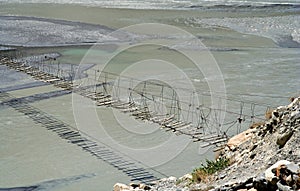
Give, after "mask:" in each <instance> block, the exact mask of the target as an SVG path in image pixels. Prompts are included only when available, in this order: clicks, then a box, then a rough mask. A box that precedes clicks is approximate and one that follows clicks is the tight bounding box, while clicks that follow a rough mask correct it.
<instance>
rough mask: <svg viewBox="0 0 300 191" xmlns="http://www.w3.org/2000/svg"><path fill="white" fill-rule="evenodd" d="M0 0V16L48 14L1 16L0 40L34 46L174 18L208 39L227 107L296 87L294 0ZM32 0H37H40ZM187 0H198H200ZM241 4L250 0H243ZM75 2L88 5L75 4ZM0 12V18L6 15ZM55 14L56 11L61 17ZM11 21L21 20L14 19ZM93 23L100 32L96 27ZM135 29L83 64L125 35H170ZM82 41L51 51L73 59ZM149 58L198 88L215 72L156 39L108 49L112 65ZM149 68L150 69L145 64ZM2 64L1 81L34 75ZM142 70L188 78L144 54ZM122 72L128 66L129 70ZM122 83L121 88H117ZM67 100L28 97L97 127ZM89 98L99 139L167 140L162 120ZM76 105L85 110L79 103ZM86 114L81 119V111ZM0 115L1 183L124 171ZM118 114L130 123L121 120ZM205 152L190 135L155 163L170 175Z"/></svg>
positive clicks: (145, 144)
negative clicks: (94, 0) (68, 0)
mask: <svg viewBox="0 0 300 191" xmlns="http://www.w3.org/2000/svg"><path fill="white" fill-rule="evenodd" d="M0 2H1V7H0V14H1V15H3V16H7V15H10V16H11V15H18V16H33V17H43V18H47V19H49V20H47V19H36V18H25V21H26V22H23V21H24V18H23V17H19V18H17V17H15V18H14V17H12V18H11V20H7V19H6V20H5V23H6V24H5V25H1V24H0V25H1V28H0V32H1V33H2V34H5V38H2V40H1V42H0V44H6V43H7V44H15V43H20V44H19V45H26V46H29V45H32V46H36V45H41V44H43V43H44V42H46V43H47V45H57V44H60V43H65V42H69V43H72V44H73V43H74V44H76V45H78V44H82V43H86V42H87V40H86V39H88V40H89V41H90V42H93V41H97V40H99V39H100V40H102V41H103V42H107V40H108V39H109V38H106V36H105V38H103V37H104V36H103V35H102V34H105V35H106V34H107V33H108V31H110V29H117V28H120V27H124V26H128V25H132V24H138V23H144V22H159V23H164V24H171V25H175V26H178V27H181V28H182V29H184V30H187V31H189V32H191V33H192V34H193V35H195V36H196V37H197V38H198V39H200V40H201V41H202V42H203V43H204V44H205V45H206V46H207V47H208V48H209V49H210V52H211V53H212V54H213V56H214V58H215V59H216V61H217V63H218V66H219V67H220V69H221V72H222V75H223V77H224V82H225V85H226V91H227V98H228V100H227V104H228V106H227V109H228V110H229V111H234V112H237V113H239V110H240V107H241V105H240V102H237V101H236V100H242V101H244V104H245V108H244V109H245V110H246V112H248V113H251V111H250V107H251V103H256V104H257V105H256V108H257V112H258V113H259V114H264V112H265V109H266V107H267V106H270V107H275V106H278V105H283V104H287V103H288V98H289V97H291V96H295V95H297V94H299V93H300V92H299V84H300V78H299V76H300V73H299V71H300V65H299V64H300V58H299V44H297V41H298V38H299V21H298V20H299V19H298V17H299V10H298V8H297V6H295V7H293V6H287V7H285V6H267V7H259V8H257V7H252V8H251V7H250V8H249V7H247V6H246V7H240V8H236V7H234V6H224V7H222V6H219V7H208V8H203V7H201V8H198V9H197V8H195V7H193V8H189V10H184V9H179V8H178V4H176V3H175V4H172V5H174V6H177V8H171V10H144V9H147V8H149V6H151V8H154V9H157V7H161V8H162V9H170V1H165V2H166V4H164V5H162V4H157V3H156V1H149V2H150V3H149V4H143V5H145V6H144V7H139V6H141V4H140V3H139V2H137V1H131V3H129V7H128V6H127V8H135V9H126V8H124V9H110V8H109V9H106V8H103V7H107V6H108V7H119V8H120V7H124V6H125V4H123V1H122V4H118V3H115V4H108V2H111V1H98V2H99V4H98V5H102V6H103V7H99V6H97V5H96V6H95V5H94V6H92V7H91V6H89V5H90V4H89V3H88V2H86V1H85V2H86V3H83V2H80V1H77V2H78V4H76V5H74V4H59V5H57V4H51V3H50V4H38V3H34V4H18V3H16V4H14V3H3V2H5V1H0ZM14 2H19V1H14ZM28 2H29V1H28ZM30 2H39V3H41V2H40V1H30ZM52 2H53V1H52ZM115 2H116V1H115ZM172 2H173V1H172ZM193 2H196V3H197V2H198V1H193ZM205 2H206V3H207V4H210V3H216V1H205ZM224 2H225V3H224ZM224 2H223V4H228V3H229V4H236V1H224ZM257 2H258V1H257ZM272 2H273V3H276V2H279V1H272ZM155 3H156V4H155ZM248 3H249V2H248ZM290 3H291V4H293V3H294V4H295V3H297V1H292V0H291V1H290ZM245 4H246V5H247V2H246V3H245ZM256 4H259V2H258V3H256ZM86 5H88V6H86ZM196 5H197V4H196ZM130 6H131V7H130ZM180 6H181V8H182V7H185V9H186V7H188V6H195V4H191V1H186V2H184V4H183V5H182V4H181V5H180ZM79 12H84V13H85V14H78V13H79ZM1 18H2V19H3V17H1ZM53 19H59V21H57V20H53ZM68 21H72V22H68ZM78 22H80V23H78ZM16 23H19V24H18V25H16ZM45 23H46V25H47V23H48V24H49V23H51V26H52V28H51V30H50V31H49V33H47V34H45V31H46V32H47V30H45V29H44V26H45ZM100 25H105V26H106V27H103V26H100ZM86 27H87V28H86ZM107 27H108V28H107ZM48 29H50V28H48ZM87 29H88V32H87ZM13 30H15V31H13ZM65 30H68V32H66V31H65ZM99 30H100V33H97V32H98V31H99ZM10 31H13V32H10ZM20 31H26V33H20ZM49 34H50V35H49ZM47 35H49V38H46V39H44V38H43V37H45V36H47ZM62 36H63V38H62ZM2 37H3V36H2ZM288 37H290V38H288ZM24 39H25V40H24ZM137 39H138V40H137V41H130V40H128V39H127V41H124V42H123V43H121V44H120V46H116V45H112V44H111V41H110V40H111V39H109V41H110V42H109V43H108V42H107V44H106V45H103V46H101V48H100V50H93V52H90V54H91V55H92V56H91V57H92V58H93V56H96V57H97V58H98V60H93V59H89V58H86V59H85V61H86V63H88V64H100V67H101V64H102V65H103V64H105V63H103V60H105V59H106V58H107V57H109V56H111V53H112V52H114V51H115V50H118V48H120V47H122V46H124V47H125V46H126V45H127V44H126V43H128V41H129V43H136V42H139V40H140V41H141V42H144V41H145V42H155V43H157V42H164V41H168V38H167V37H166V36H164V37H160V38H157V39H150V38H149V36H146V37H145V36H142V37H141V36H138V38H137ZM20 40H21V41H20ZM8 42H9V43H8ZM25 42H26V43H25ZM88 44H89V43H88ZM196 45H197V44H196ZM176 47H180V48H182V49H185V50H186V49H187V50H188V51H190V52H193V53H195V52H196V53H197V51H199V50H198V49H197V48H199V47H197V46H195V43H193V42H185V43H183V44H174V46H173V48H176ZM88 49H89V46H87V47H85V46H81V47H78V46H73V47H63V48H62V47H61V48H57V49H55V48H51V52H55V51H57V52H59V53H60V54H61V55H62V57H61V58H59V59H58V61H60V62H61V63H66V64H70V63H72V64H79V63H80V62H81V60H82V58H83V57H84V55H86V53H87V50H88ZM49 50H50V48H49ZM31 53H32V52H31ZM198 53H199V52H198ZM199 54H201V52H200V53H199ZM149 58H157V59H166V60H167V61H169V62H170V63H174V64H175V63H176V64H177V66H178V67H180V70H181V71H183V73H185V74H186V75H187V76H188V77H189V79H190V80H191V81H192V83H193V85H194V86H195V87H196V90H197V91H199V92H200V95H205V94H206V95H207V94H209V93H211V92H209V89H208V87H207V80H213V77H214V76H205V75H203V74H201V73H200V72H199V71H195V70H194V68H193V67H192V65H190V63H189V62H188V61H187V60H186V58H184V57H182V55H180V54H177V52H173V51H172V50H169V49H157V48H153V46H142V47H138V48H132V49H129V50H128V51H125V52H123V54H120V55H119V56H117V57H115V59H114V60H113V63H112V65H111V66H110V68H109V70H110V71H114V72H116V71H118V72H120V71H121V69H124V68H125V69H126V68H127V66H128V65H130V63H132V62H136V61H137V60H145V59H149ZM153 71H154V72H157V73H151V72H153ZM0 73H1V77H0V80H1V83H0V86H1V87H0V88H5V87H10V86H15V85H20V84H27V83H32V82H34V80H33V79H32V78H30V77H28V76H26V75H23V74H22V75H21V74H16V73H15V72H13V71H10V70H7V69H6V68H5V67H3V66H1V67H0ZM147 73H148V74H149V73H151V74H152V76H151V77H152V78H154V79H164V80H170V79H171V80H172V81H173V82H174V84H176V85H177V86H179V88H182V87H185V86H186V85H187V83H186V82H185V81H184V79H185V78H184V77H185V76H181V75H177V74H178V73H176V72H174V73H172V72H170V71H168V72H165V68H164V67H160V66H157V68H154V69H153V68H152V67H151V65H149V64H148V65H147V67H145V68H143V69H139V71H138V74H139V75H137V76H139V77H141V78H142V77H143V76H146V75H147ZM125 74H126V73H125ZM127 74H132V73H130V71H129V72H128V73H127ZM142 79H143V78H142ZM54 90H56V88H54V87H52V86H41V87H35V88H30V89H23V90H17V91H12V92H9V93H11V94H12V95H14V96H15V97H25V96H29V95H33V94H37V93H43V92H47V91H54ZM126 93H127V92H124V94H126ZM215 93H218V92H215ZM184 98H185V99H187V100H189V99H190V94H188V95H185V97H184ZM206 99H207V96H203V97H201V96H200V100H201V101H203V102H205V101H209V99H208V100H206ZM247 101H249V103H248V102H247ZM84 103H85V102H84ZM72 104H74V103H72V96H71V95H66V96H61V97H56V98H52V99H46V100H42V101H39V102H34V103H32V105H33V106H34V107H36V108H39V109H40V110H42V111H44V112H46V113H49V114H50V115H52V116H53V117H55V118H57V119H59V120H61V121H63V122H65V123H67V124H69V125H71V126H74V127H75V126H76V125H78V128H83V129H82V130H85V131H87V132H92V134H93V133H94V132H93V131H98V130H99V129H97V128H95V127H94V126H93V123H92V122H90V121H88V122H87V124H84V125H80V123H81V122H82V121H78V120H79V119H76V117H75V119H74V105H72ZM89 104H90V103H88V102H87V105H84V106H85V107H87V108H89V107H90V109H93V110H94V111H96V112H95V113H96V115H97V116H98V117H99V118H100V119H101V122H102V123H103V125H104V127H105V128H106V131H108V134H109V136H105V135H104V134H101V133H96V135H98V136H99V137H98V138H99V139H101V141H104V142H105V141H107V142H106V143H108V144H110V145H111V146H112V147H113V148H114V149H116V150H117V149H120V148H119V147H114V146H116V145H117V144H116V142H117V143H118V144H119V145H121V146H125V147H129V148H133V149H134V150H135V149H141V148H155V146H159V145H160V144H161V143H164V142H165V141H166V140H169V138H170V137H171V136H172V135H173V134H172V133H170V132H165V131H163V130H160V129H159V128H158V127H157V126H156V125H153V124H148V123H144V122H140V121H136V120H133V119H132V118H131V117H128V116H127V115H124V114H121V113H119V112H118V111H115V113H114V115H115V116H117V118H118V120H119V121H116V120H115V119H114V116H113V115H112V111H111V110H110V109H105V108H97V109H95V108H94V107H93V106H92V105H89ZM75 109H76V108H75ZM77 109H78V108H77ZM80 114H82V113H80ZM82 115H83V116H84V113H83V114H82ZM236 117H238V116H237V115H230V114H228V116H227V117H226V119H227V120H228V121H231V120H232V119H234V118H236ZM86 118H87V119H88V117H86ZM76 120H77V121H76ZM83 120H84V119H83ZM0 121H1V123H0V131H1V139H0V142H1V147H0V148H1V149H0V166H1V173H0V180H1V181H0V188H5V187H20V186H31V185H42V187H43V186H44V187H45V190H111V189H112V186H113V184H114V183H115V182H129V181H130V180H129V177H127V176H126V175H125V174H123V173H121V172H120V171H118V170H116V169H115V168H113V167H112V166H109V165H108V164H107V163H105V162H103V161H101V160H98V159H96V158H94V157H91V156H90V155H87V154H86V153H84V152H83V151H82V150H80V148H78V147H76V146H74V145H72V144H68V143H66V141H64V140H61V139H60V138H59V137H58V136H57V135H55V134H53V133H51V132H49V131H46V130H45V129H44V127H42V126H41V125H39V124H35V123H33V121H32V120H31V119H29V118H28V117H26V116H24V115H22V114H20V113H18V112H16V111H15V110H13V109H12V108H9V107H5V106H2V105H1V106H0ZM91 121H92V120H91ZM122 124H123V125H122ZM124 124H127V125H125V126H124ZM96 127H97V126H96ZM124 127H130V129H124ZM137 130H140V131H141V132H151V133H149V134H148V135H146V136H145V135H143V134H138V133H136V132H137ZM236 131H237V130H236V126H234V127H233V128H232V130H231V133H232V134H233V133H236ZM178 137H182V136H178ZM110 138H113V140H114V141H115V142H112V141H111V140H109V139H110ZM183 139H184V138H183ZM179 141H181V140H179ZM124 149H125V148H124ZM175 149H176V146H175V147H171V148H170V150H169V151H168V150H167V151H164V152H165V153H166V154H169V153H171V151H173V150H175ZM121 151H122V150H121ZM133 156H134V155H133ZM145 158H146V159H148V162H149V161H150V162H151V161H152V159H151V156H148V155H145V156H142V157H141V160H145ZM205 158H213V154H212V153H211V152H210V151H209V152H207V151H206V150H201V149H199V145H198V144H195V143H190V144H189V145H188V146H187V147H186V148H185V149H184V150H183V151H182V152H180V154H179V155H176V157H175V158H174V159H172V160H170V161H168V162H166V163H164V164H161V165H158V166H156V167H155V169H156V170H158V171H159V172H161V173H163V174H166V175H168V176H170V175H175V176H180V175H183V174H184V173H188V172H191V171H192V169H193V168H194V167H196V166H198V165H199V164H200V161H201V160H204V159H205ZM153 161H154V158H153ZM146 162H147V160H146ZM50 180H53V181H50ZM47 181H50V182H47Z"/></svg>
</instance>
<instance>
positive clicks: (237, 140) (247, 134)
mask: <svg viewBox="0 0 300 191" xmlns="http://www.w3.org/2000/svg"><path fill="white" fill-rule="evenodd" d="M254 131H255V129H248V130H246V131H244V132H242V133H240V134H238V135H236V136H234V137H232V138H230V139H229V140H228V142H227V146H228V147H229V148H230V149H234V148H236V147H237V146H239V145H241V144H242V143H244V142H246V141H247V140H249V139H250V138H251V137H252V136H253V132H254Z"/></svg>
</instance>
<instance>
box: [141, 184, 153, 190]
mask: <svg viewBox="0 0 300 191" xmlns="http://www.w3.org/2000/svg"><path fill="white" fill-rule="evenodd" d="M139 188H140V189H143V190H151V187H150V186H148V185H146V184H140V186H139Z"/></svg>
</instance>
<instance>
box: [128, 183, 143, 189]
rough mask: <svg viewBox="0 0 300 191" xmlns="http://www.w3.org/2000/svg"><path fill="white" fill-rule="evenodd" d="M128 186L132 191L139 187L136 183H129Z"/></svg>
mask: <svg viewBox="0 0 300 191" xmlns="http://www.w3.org/2000/svg"><path fill="white" fill-rule="evenodd" d="M129 186H130V187H132V188H133V189H135V188H139V187H140V184H137V183H130V184H129Z"/></svg>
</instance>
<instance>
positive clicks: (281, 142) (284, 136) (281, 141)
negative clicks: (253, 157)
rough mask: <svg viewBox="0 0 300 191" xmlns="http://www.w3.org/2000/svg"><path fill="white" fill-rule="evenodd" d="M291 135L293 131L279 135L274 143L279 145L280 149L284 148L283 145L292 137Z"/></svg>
mask: <svg viewBox="0 0 300 191" xmlns="http://www.w3.org/2000/svg"><path fill="white" fill-rule="evenodd" d="M292 135H293V131H288V132H285V133H283V134H281V135H279V136H278V137H277V141H276V143H277V145H279V146H280V148H282V147H284V145H285V144H286V142H287V141H288V140H289V139H290V138H291V137H292Z"/></svg>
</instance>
